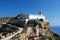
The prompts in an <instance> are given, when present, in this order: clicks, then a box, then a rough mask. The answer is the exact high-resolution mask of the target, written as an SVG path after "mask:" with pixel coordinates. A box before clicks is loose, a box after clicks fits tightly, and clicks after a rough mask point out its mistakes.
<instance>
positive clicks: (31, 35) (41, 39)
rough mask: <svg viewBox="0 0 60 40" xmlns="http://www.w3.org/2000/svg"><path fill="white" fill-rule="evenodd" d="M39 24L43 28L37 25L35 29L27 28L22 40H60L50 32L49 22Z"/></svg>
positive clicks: (23, 32)
mask: <svg viewBox="0 0 60 40" xmlns="http://www.w3.org/2000/svg"><path fill="white" fill-rule="evenodd" d="M39 23H40V24H41V26H42V27H41V26H39V25H38V24H37V25H36V26H35V27H27V28H25V30H23V31H22V33H21V35H20V37H21V38H20V40H59V38H58V37H57V36H55V35H54V34H53V33H52V32H51V31H50V30H49V23H48V22H47V21H43V22H39Z"/></svg>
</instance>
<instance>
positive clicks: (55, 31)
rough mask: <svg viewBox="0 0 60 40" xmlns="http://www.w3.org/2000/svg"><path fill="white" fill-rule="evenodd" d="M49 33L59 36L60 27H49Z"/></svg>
mask: <svg viewBox="0 0 60 40" xmlns="http://www.w3.org/2000/svg"><path fill="white" fill-rule="evenodd" d="M50 31H52V32H53V33H56V34H57V35H59V36H60V26H50Z"/></svg>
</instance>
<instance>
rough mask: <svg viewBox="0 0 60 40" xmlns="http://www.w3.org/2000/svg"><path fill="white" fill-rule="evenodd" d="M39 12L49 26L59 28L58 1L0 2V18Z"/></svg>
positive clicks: (4, 0)
mask: <svg viewBox="0 0 60 40" xmlns="http://www.w3.org/2000/svg"><path fill="white" fill-rule="evenodd" d="M39 11H42V13H43V15H45V16H46V19H47V20H48V21H49V23H50V26H60V0H0V17H8V16H17V15H18V14H20V13H25V14H39Z"/></svg>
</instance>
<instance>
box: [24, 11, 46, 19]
mask: <svg viewBox="0 0 60 40" xmlns="http://www.w3.org/2000/svg"><path fill="white" fill-rule="evenodd" d="M23 19H25V20H32V19H43V20H45V16H44V15H42V13H41V12H40V13H39V15H35V14H29V15H26V16H24V17H23Z"/></svg>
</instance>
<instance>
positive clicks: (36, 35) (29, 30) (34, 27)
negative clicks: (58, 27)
mask: <svg viewBox="0 0 60 40" xmlns="http://www.w3.org/2000/svg"><path fill="white" fill-rule="evenodd" d="M23 16H24V14H21V15H18V16H17V17H6V18H2V19H0V28H2V26H3V24H11V25H13V26H16V27H17V26H18V27H22V28H23V31H22V33H21V34H18V36H17V35H16V36H17V37H18V38H16V36H15V37H13V38H12V39H11V40H15V38H16V39H17V40H18V39H19V40H60V37H59V36H58V35H57V34H55V33H53V32H51V31H50V28H49V22H48V21H46V20H43V19H40V20H38V19H37V20H29V21H27V23H26V22H25V20H22V17H23ZM9 27H10V26H9ZM1 35H2V34H1V33H0V38H1Z"/></svg>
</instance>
